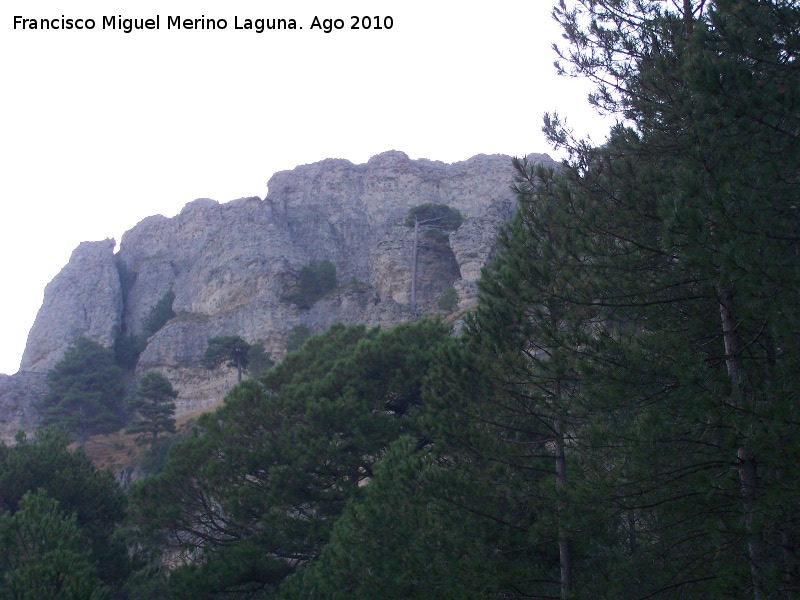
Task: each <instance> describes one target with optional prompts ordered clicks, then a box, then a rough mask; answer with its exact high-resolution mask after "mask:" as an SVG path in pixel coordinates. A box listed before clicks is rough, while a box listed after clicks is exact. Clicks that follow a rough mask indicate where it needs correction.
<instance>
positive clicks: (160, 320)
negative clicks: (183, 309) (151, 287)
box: [142, 290, 175, 336]
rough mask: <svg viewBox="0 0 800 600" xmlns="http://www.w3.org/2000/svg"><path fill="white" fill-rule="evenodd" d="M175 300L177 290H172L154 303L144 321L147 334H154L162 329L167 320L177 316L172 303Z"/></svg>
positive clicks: (143, 325) (143, 324) (143, 326)
mask: <svg viewBox="0 0 800 600" xmlns="http://www.w3.org/2000/svg"><path fill="white" fill-rule="evenodd" d="M174 301H175V292H173V291H172V290H170V291H168V292H167V293H166V294H164V295H163V296H162V297H161V299H160V300H159V301H158V302H156V303H155V304H154V305H153V307H152V308H151V309H150V312H148V313H147V316H146V317H145V319H144V321H143V323H142V328H143V329H144V332H145V334H147V335H148V336H151V335H153V334H154V333H155V332H157V331H158V330H159V329H161V328H162V327H163V326H164V325H165V324H166V323H167V321H169V320H170V319H172V318H174V317H175V312H174V311H173V310H172V303H173V302H174Z"/></svg>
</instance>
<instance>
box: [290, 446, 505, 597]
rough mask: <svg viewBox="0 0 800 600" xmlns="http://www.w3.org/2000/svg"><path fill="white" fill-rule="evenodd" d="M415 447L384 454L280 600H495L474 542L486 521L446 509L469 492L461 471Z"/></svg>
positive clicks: (482, 552) (487, 562)
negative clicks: (316, 557)
mask: <svg viewBox="0 0 800 600" xmlns="http://www.w3.org/2000/svg"><path fill="white" fill-rule="evenodd" d="M417 446H418V442H417V440H416V439H414V438H412V437H410V436H404V437H401V438H400V439H399V440H397V441H396V442H394V443H393V444H392V445H391V446H390V447H389V448H388V450H387V452H386V454H385V455H384V456H383V457H382V458H381V460H380V461H379V462H378V463H377V464H376V465H375V469H374V473H373V477H372V478H371V480H370V481H369V484H368V485H367V486H365V488H364V493H363V494H361V495H360V496H357V497H354V498H352V499H351V500H350V502H349V503H348V504H347V507H346V509H345V511H344V514H343V515H342V517H341V518H340V519H339V520H338V521H337V522H336V525H335V526H334V528H333V532H332V535H331V540H330V542H329V543H328V545H327V546H326V547H325V549H324V550H323V552H322V555H321V556H320V558H319V560H318V561H316V562H314V563H313V564H312V565H311V566H310V567H309V568H308V569H306V570H304V571H300V572H298V573H297V574H296V575H294V576H293V577H292V578H290V579H289V580H287V582H286V584H285V585H284V586H282V587H281V590H280V594H279V597H281V598H285V599H289V598H293V599H294V598H296V599H301V598H317V597H318V598H331V599H339V598H341V599H342V600H344V599H350V598H376V597H379V598H387V599H388V598H396V599H398V600H400V599H404V598H453V599H457V598H487V597H493V595H492V593H491V588H490V587H488V586H487V585H486V583H487V581H489V580H490V579H491V578H490V575H491V574H492V570H493V568H494V567H496V565H494V564H493V560H492V558H490V556H487V554H490V553H488V552H486V549H484V548H479V547H476V546H475V545H474V544H473V541H474V540H475V539H478V537H479V536H478V532H479V531H481V530H483V529H485V525H486V523H485V522H483V523H482V522H481V520H480V518H479V517H477V516H476V517H475V518H469V516H468V515H466V514H465V513H463V512H460V511H458V510H456V509H455V506H454V505H453V504H451V500H457V499H458V496H459V495H460V494H462V493H464V492H465V491H467V492H468V490H465V488H464V487H463V485H462V483H463V482H461V481H459V478H460V477H461V473H459V472H458V471H456V470H454V469H452V468H448V467H447V466H446V465H445V463H444V462H443V461H440V460H437V457H436V456H435V455H433V454H432V453H431V452H430V451H429V450H425V449H423V450H418V449H417ZM468 493H469V492H468ZM354 573H357V574H358V575H357V576H353V574H354Z"/></svg>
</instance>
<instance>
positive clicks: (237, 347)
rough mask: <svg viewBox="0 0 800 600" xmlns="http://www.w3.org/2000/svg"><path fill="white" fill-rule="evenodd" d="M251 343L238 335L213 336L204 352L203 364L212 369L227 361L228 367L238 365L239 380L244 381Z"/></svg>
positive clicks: (237, 374)
mask: <svg viewBox="0 0 800 600" xmlns="http://www.w3.org/2000/svg"><path fill="white" fill-rule="evenodd" d="M249 351H250V344H248V343H247V342H245V341H244V340H243V339H242V338H240V337H239V336H238V335H226V336H221V337H213V338H211V339H210V340H208V348H206V351H205V354H203V366H204V367H205V368H206V369H209V370H212V369H216V368H218V367H219V366H220V365H221V364H223V363H225V364H226V366H228V367H236V376H237V381H239V382H241V381H242V372H243V371H245V370H246V369H247V365H248V364H249V358H248V352H249Z"/></svg>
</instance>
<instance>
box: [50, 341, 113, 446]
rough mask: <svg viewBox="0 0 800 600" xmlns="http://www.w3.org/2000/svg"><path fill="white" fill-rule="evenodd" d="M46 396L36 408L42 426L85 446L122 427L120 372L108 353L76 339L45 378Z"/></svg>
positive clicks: (87, 342)
mask: <svg viewBox="0 0 800 600" xmlns="http://www.w3.org/2000/svg"><path fill="white" fill-rule="evenodd" d="M47 383H48V385H49V386H50V394H49V395H48V396H46V397H45V398H44V399H43V400H42V402H41V403H40V405H39V409H40V410H41V411H42V420H41V424H42V425H58V426H61V427H65V428H66V429H68V430H69V431H71V432H72V433H73V434H74V435H75V436H76V437H77V438H78V440H79V441H80V443H81V445H84V444H85V443H86V438H87V437H88V436H89V435H93V434H98V433H109V432H112V431H117V430H118V429H120V428H121V426H122V416H123V415H122V397H123V395H124V388H123V384H122V371H121V370H120V368H119V367H118V366H117V365H116V364H115V361H114V353H113V351H112V350H109V349H107V348H104V347H103V346H101V345H100V344H98V343H97V342H94V341H92V340H89V339H87V338H85V337H79V338H77V339H76V340H75V341H74V342H73V343H72V345H71V346H70V347H69V348H68V349H67V351H66V352H65V353H64V357H63V358H62V359H61V360H60V361H58V362H57V363H56V364H55V366H54V367H53V369H52V370H51V371H50V372H49V373H48V374H47Z"/></svg>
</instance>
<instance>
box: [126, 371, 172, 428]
mask: <svg viewBox="0 0 800 600" xmlns="http://www.w3.org/2000/svg"><path fill="white" fill-rule="evenodd" d="M177 397H178V392H176V391H175V389H173V387H172V384H171V383H170V382H169V380H168V379H167V378H166V377H164V376H163V375H162V374H161V373H159V372H157V371H149V372H147V373H145V375H144V376H143V377H142V379H141V380H140V381H139V385H138V386H137V387H136V392H135V394H134V397H133V398H131V399H130V400H128V403H127V409H128V411H129V412H130V413H131V414H132V415H133V418H132V420H131V422H130V424H129V425H128V427H127V428H126V429H125V432H126V433H139V434H142V435H140V436H139V437H138V438H137V439H136V442H137V443H149V444H152V443H155V442H156V440H158V435H159V434H160V433H175V402H173V400H175V398H177Z"/></svg>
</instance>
